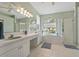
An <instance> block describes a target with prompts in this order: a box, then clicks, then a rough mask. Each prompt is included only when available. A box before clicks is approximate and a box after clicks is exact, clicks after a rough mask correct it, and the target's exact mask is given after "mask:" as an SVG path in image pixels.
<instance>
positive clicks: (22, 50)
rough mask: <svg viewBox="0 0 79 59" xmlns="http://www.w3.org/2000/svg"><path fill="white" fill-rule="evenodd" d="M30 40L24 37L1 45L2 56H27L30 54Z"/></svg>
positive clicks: (0, 54) (0, 52)
mask: <svg viewBox="0 0 79 59" xmlns="http://www.w3.org/2000/svg"><path fill="white" fill-rule="evenodd" d="M29 47H30V40H28V39H26V38H23V39H22V40H18V41H15V42H11V43H8V44H6V45H4V46H2V47H0V57H26V56H28V55H29V54H30V49H29Z"/></svg>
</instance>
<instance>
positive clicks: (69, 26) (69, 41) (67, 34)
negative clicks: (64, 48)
mask: <svg viewBox="0 0 79 59" xmlns="http://www.w3.org/2000/svg"><path fill="white" fill-rule="evenodd" d="M72 20H73V19H72V18H66V19H64V44H66V45H74V43H73V22H72Z"/></svg>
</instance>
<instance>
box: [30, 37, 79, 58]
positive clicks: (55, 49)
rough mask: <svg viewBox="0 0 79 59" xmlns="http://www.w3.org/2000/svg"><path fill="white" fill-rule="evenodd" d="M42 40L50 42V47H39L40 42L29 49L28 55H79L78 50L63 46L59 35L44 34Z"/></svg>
mask: <svg viewBox="0 0 79 59" xmlns="http://www.w3.org/2000/svg"><path fill="white" fill-rule="evenodd" d="M43 40H44V42H48V43H52V47H51V49H45V48H41V46H42V44H43V43H42V44H40V45H39V46H38V47H37V48H34V49H32V50H31V54H30V57H79V50H75V49H70V48H65V47H64V46H63V39H62V38H60V37H52V36H46V37H44V38H43Z"/></svg>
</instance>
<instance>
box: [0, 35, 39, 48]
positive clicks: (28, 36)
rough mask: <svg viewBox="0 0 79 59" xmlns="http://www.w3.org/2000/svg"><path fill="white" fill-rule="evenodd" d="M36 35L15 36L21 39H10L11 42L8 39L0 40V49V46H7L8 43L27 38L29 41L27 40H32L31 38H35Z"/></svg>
mask: <svg viewBox="0 0 79 59" xmlns="http://www.w3.org/2000/svg"><path fill="white" fill-rule="evenodd" d="M37 35H38V33H29V34H27V35H24V34H19V35H15V36H21V38H17V39H12V40H9V39H7V38H5V39H1V40H0V47H1V46H4V45H7V44H9V43H12V42H16V41H19V40H22V39H24V38H27V39H29V40H32V38H33V37H34V36H37Z"/></svg>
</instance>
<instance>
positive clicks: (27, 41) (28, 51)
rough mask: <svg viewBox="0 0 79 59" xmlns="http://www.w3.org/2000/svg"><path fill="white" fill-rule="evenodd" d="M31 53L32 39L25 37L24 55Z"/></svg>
mask: <svg viewBox="0 0 79 59" xmlns="http://www.w3.org/2000/svg"><path fill="white" fill-rule="evenodd" d="M29 54H30V40H28V39H25V40H24V44H23V56H24V57H26V56H28V55H29Z"/></svg>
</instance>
